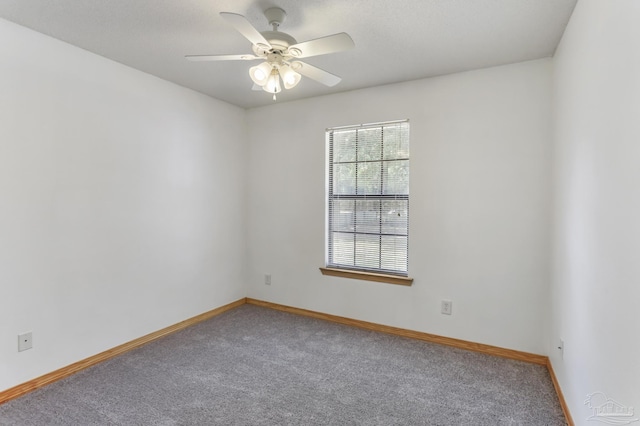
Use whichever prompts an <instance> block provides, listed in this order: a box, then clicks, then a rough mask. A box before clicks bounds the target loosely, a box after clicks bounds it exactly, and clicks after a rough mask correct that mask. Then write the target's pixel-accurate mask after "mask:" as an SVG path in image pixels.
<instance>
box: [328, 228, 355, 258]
mask: <svg viewBox="0 0 640 426" xmlns="http://www.w3.org/2000/svg"><path fill="white" fill-rule="evenodd" d="M331 242H332V246H331V253H332V261H333V263H334V264H336V265H344V266H354V257H353V254H354V253H353V248H354V238H353V234H341V233H339V232H333V233H332V238H331Z"/></svg>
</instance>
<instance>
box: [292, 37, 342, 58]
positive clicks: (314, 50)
mask: <svg viewBox="0 0 640 426" xmlns="http://www.w3.org/2000/svg"><path fill="white" fill-rule="evenodd" d="M354 47H355V43H354V42H353V40H352V39H351V37H350V36H349V34H347V33H338V34H334V35H330V36H326V37H321V38H317V39H315V40H309V41H303V42H302V43H298V44H294V45H293V46H289V53H290V54H291V56H294V57H296V58H308V57H309V56H318V55H325V54H327V53H335V52H342V51H343V50H349V49H353V48H354ZM297 52H300V53H297Z"/></svg>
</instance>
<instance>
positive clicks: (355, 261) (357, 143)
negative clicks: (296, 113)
mask: <svg viewBox="0 0 640 426" xmlns="http://www.w3.org/2000/svg"><path fill="white" fill-rule="evenodd" d="M326 137H327V144H328V149H329V153H328V200H327V262H326V263H327V268H337V269H348V270H355V271H363V272H371V273H377V274H391V275H400V276H407V272H408V248H409V244H408V239H409V122H408V121H398V122H388V123H376V124H366V125H358V126H349V127H338V128H332V129H327V133H326Z"/></svg>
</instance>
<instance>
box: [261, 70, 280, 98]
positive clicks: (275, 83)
mask: <svg viewBox="0 0 640 426" xmlns="http://www.w3.org/2000/svg"><path fill="white" fill-rule="evenodd" d="M262 90H264V91H265V92H269V93H273V94H276V93H280V92H281V91H282V88H281V87H280V74H278V70H277V69H276V68H274V69H273V70H271V74H270V75H269V78H268V79H267V82H266V84H265V85H264V86H262Z"/></svg>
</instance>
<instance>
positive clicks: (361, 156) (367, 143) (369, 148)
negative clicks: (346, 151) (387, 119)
mask: <svg viewBox="0 0 640 426" xmlns="http://www.w3.org/2000/svg"><path fill="white" fill-rule="evenodd" d="M381 159H382V128H380V127H374V128H371V129H361V130H359V131H358V161H371V160H381Z"/></svg>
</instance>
